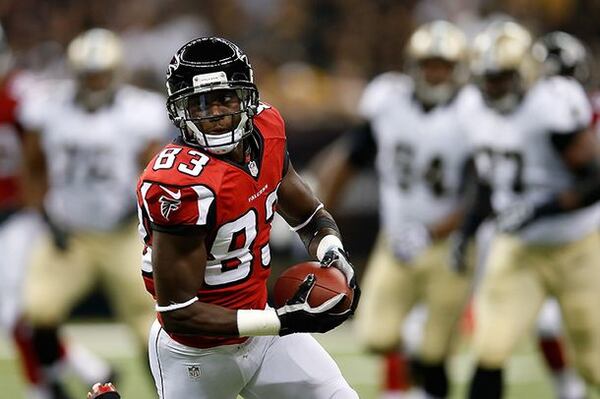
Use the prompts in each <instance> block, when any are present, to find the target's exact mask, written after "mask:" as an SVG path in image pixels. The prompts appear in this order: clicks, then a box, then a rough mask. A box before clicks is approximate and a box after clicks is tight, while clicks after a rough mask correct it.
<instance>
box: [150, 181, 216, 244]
mask: <svg viewBox="0 0 600 399" xmlns="http://www.w3.org/2000/svg"><path fill="white" fill-rule="evenodd" d="M139 196H140V197H141V198H140V200H141V201H140V202H141V203H142V206H143V208H144V210H145V213H146V215H147V217H148V220H149V221H150V226H151V227H152V230H156V231H163V232H167V233H175V234H177V233H185V232H188V231H190V230H194V229H198V228H201V227H203V226H206V225H209V226H210V225H212V224H213V223H214V209H213V208H214V202H215V193H214V192H213V191H212V190H211V189H210V188H209V187H207V186H206V185H195V186H174V185H167V184H163V183H156V182H149V181H144V182H142V184H141V186H140V189H139Z"/></svg>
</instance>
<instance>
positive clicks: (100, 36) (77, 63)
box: [67, 28, 123, 73]
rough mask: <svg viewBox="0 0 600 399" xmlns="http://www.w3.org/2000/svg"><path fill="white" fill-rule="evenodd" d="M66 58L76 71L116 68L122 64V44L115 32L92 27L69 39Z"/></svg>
mask: <svg viewBox="0 0 600 399" xmlns="http://www.w3.org/2000/svg"><path fill="white" fill-rule="evenodd" d="M67 59H68V60H69V66H70V67H71V68H72V69H73V71H75V72H76V73H85V72H98V71H110V70H116V69H119V68H120V67H121V66H122V64H123V45H122V43H121V39H119V37H118V36H117V35H116V34H115V33H113V32H111V31H109V30H106V29H100V28H94V29H90V30H88V31H86V32H83V33H81V34H80V35H79V36H77V37H76V38H75V39H73V41H71V43H70V44H69V48H68V49H67Z"/></svg>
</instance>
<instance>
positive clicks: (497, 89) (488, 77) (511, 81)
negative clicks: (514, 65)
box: [478, 70, 525, 114]
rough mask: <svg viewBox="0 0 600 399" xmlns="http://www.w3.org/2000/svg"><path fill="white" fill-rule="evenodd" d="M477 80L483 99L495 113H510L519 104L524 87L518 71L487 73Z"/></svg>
mask: <svg viewBox="0 0 600 399" xmlns="http://www.w3.org/2000/svg"><path fill="white" fill-rule="evenodd" d="M478 80H480V81H479V82H478V84H479V87H480V89H481V93H482V95H483V99H484V100H485V102H486V104H487V105H488V106H489V107H490V108H493V109H495V110H496V111H497V112H499V113H501V114H508V113H511V112H513V111H514V110H515V109H516V108H517V106H518V105H519V104H520V103H521V100H522V98H523V95H524V93H525V87H524V84H523V81H522V79H521V77H520V75H519V72H518V71H516V70H507V71H501V72H497V73H487V74H485V75H484V76H482V77H479V78H478Z"/></svg>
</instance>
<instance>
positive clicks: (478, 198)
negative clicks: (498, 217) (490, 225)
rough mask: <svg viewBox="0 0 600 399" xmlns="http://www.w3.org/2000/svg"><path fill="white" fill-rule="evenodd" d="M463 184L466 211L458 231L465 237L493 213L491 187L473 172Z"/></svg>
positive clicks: (471, 233)
mask: <svg viewBox="0 0 600 399" xmlns="http://www.w3.org/2000/svg"><path fill="white" fill-rule="evenodd" d="M463 185H464V189H463V190H464V192H465V194H464V197H465V203H466V207H465V209H466V211H465V216H464V219H463V222H462V224H461V226H460V228H459V232H460V234H462V235H463V236H465V237H472V236H474V235H475V233H476V232H477V229H478V228H479V226H480V225H481V224H482V223H483V221H484V220H485V219H487V218H488V217H489V216H490V215H492V214H493V208H492V200H491V198H492V188H491V187H490V185H489V183H488V182H486V181H484V180H481V179H478V178H477V177H476V176H475V175H474V173H471V174H470V178H469V180H468V181H466V182H463Z"/></svg>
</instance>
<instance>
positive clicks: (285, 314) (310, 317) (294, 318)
mask: <svg viewBox="0 0 600 399" xmlns="http://www.w3.org/2000/svg"><path fill="white" fill-rule="evenodd" d="M315 283H316V278H315V275H314V274H309V275H308V276H306V278H305V279H304V281H303V282H302V284H300V287H299V288H298V291H297V292H296V294H295V295H294V296H293V297H292V298H291V299H290V300H289V301H287V303H286V304H285V305H284V306H282V307H280V308H278V309H277V316H278V317H279V320H280V322H281V329H280V330H279V335H281V336H284V335H288V334H293V333H301V332H314V333H324V332H327V331H329V330H332V329H334V328H336V327H337V326H339V325H340V324H342V323H343V322H344V321H345V320H346V319H348V317H349V316H350V315H351V314H352V309H348V310H346V311H344V312H342V313H332V312H331V309H333V308H334V307H335V306H336V305H337V304H338V303H340V302H341V301H342V300H343V299H344V297H345V294H338V295H336V296H334V297H333V298H331V299H329V300H327V301H325V302H323V303H322V304H321V305H319V306H317V307H311V306H310V304H309V303H308V297H309V296H310V292H311V291H312V289H313V287H314V286H315Z"/></svg>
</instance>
